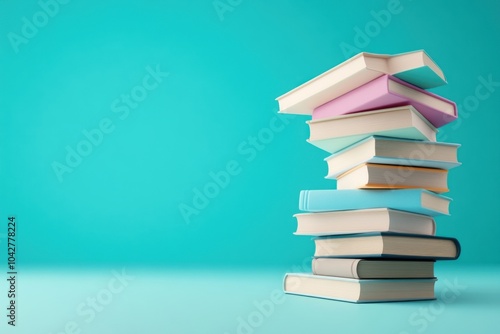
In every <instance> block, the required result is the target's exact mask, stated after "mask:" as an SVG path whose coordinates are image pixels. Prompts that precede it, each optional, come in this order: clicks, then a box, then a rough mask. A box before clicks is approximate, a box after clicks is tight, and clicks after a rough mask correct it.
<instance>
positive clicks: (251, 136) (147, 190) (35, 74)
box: [0, 0, 500, 268]
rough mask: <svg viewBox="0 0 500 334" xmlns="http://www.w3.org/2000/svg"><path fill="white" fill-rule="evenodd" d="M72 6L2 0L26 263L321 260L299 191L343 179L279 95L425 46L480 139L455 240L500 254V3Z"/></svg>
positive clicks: (452, 129) (5, 112)
mask: <svg viewBox="0 0 500 334" xmlns="http://www.w3.org/2000/svg"><path fill="white" fill-rule="evenodd" d="M61 2H63V1H61ZM66 2H67V3H65V4H62V3H61V4H59V5H57V7H56V6H54V2H50V1H48V3H51V4H52V5H51V6H48V7H47V9H46V10H47V11H49V12H50V14H51V16H49V15H46V14H43V12H41V10H42V9H41V7H40V4H39V3H37V2H35V1H29V2H28V1H22V2H20V1H1V2H0V37H1V38H0V92H1V93H0V173H1V174H0V175H1V179H0V221H4V222H5V224H4V225H5V226H6V219H7V217H8V215H11V214H15V215H16V216H17V219H18V245H19V252H18V257H19V261H20V263H22V264H23V265H24V266H41V267H42V266H43V267H47V266H87V265H88V266H98V265H108V264H128V265H147V266H149V265H153V266H162V267H173V266H184V265H186V266H227V267H236V266H261V265H262V266H283V267H284V268H285V267H287V266H290V265H292V264H294V263H297V261H298V260H300V259H303V258H304V257H306V256H309V255H310V254H312V250H313V245H312V242H311V241H310V239H309V238H307V237H296V236H293V235H292V232H293V231H294V229H295V221H294V219H293V218H292V215H293V214H294V213H296V211H297V206H298V194H299V191H300V190H301V189H315V188H329V187H334V183H333V182H332V181H328V180H325V179H323V177H324V175H325V174H326V164H325V163H324V162H323V161H322V159H323V158H324V157H325V156H326V155H325V154H324V153H323V152H322V151H320V150H319V149H317V148H315V147H313V146H311V145H308V144H307V143H306V142H305V139H306V138H307V136H308V129H307V126H306V125H305V124H304V122H305V120H306V119H307V118H306V117H301V116H295V117H290V116H285V117H283V116H281V117H280V118H279V119H276V117H277V116H276V114H275V112H276V110H277V103H276V102H275V101H274V98H276V97H277V96H279V95H281V94H283V93H285V92H287V91H288V90H290V89H292V88H294V87H296V86H297V85H299V84H301V83H303V82H304V81H306V80H308V79H310V78H312V77H314V76H316V75H317V74H319V73H321V72H323V71H325V70H327V69H329V68H331V67H333V66H334V65H336V64H338V63H340V62H342V61H343V60H345V59H346V58H348V57H349V56H350V55H351V53H353V52H357V50H354V51H353V49H359V50H363V51H369V52H376V53H399V52H405V51H410V50H416V49H425V50H426V51H427V52H428V53H429V54H430V55H431V57H432V58H433V59H434V60H435V61H436V62H437V63H438V64H439V65H440V66H441V68H442V69H443V70H444V72H445V74H446V76H447V78H448V82H449V84H448V85H447V86H445V87H441V88H438V89H435V90H433V92H435V93H438V94H440V95H443V96H444V97H447V98H449V99H452V100H454V101H456V102H457V103H458V104H459V107H460V113H461V116H460V119H459V120H458V121H457V122H456V123H454V124H451V125H448V126H446V127H444V128H442V131H441V133H440V135H439V138H440V139H441V140H446V141H449V142H456V143H461V144H462V145H463V146H462V147H461V149H460V152H459V157H460V160H461V161H462V162H463V166H461V167H460V168H457V169H454V170H452V171H451V173H450V188H451V191H450V193H449V194H448V195H449V196H451V197H453V199H454V202H453V203H452V207H451V211H452V216H450V217H442V218H439V219H438V233H439V234H440V235H446V236H454V237H457V238H458V239H459V240H460V241H461V243H462V247H463V254H462V257H461V259H460V261H461V262H463V263H467V262H498V261H499V260H498V256H497V255H498V254H499V252H500V243H498V238H499V237H500V213H499V211H498V206H499V205H500V195H499V193H498V189H499V188H500V178H499V177H498V176H497V174H496V171H497V170H498V165H499V163H500V150H499V148H498V141H499V140H498V124H500V112H499V110H498V109H499V103H500V62H499V61H498V59H499V53H500V52H499V49H498V47H499V45H500V25H499V21H498V13H499V12H500V5H499V3H498V2H497V1H481V2H480V4H479V3H478V2H475V1H461V2H460V4H458V2H456V1H430V0H428V1H409V0H401V1H400V2H394V1H343V2H340V1H272V2H269V1H258V0H251V1H249V0H248V1H247V0H243V1H240V0H232V1H230V0H221V1H218V2H217V1H216V2H213V1H211V0H206V1H189V2H188V1H186V2H183V1H123V0H121V1H78V0H73V1H67V0H66ZM42 3H44V2H43V1H42ZM215 5H217V6H218V7H217V8H218V10H219V12H217V10H216V8H215ZM387 9H389V10H391V11H392V13H391V11H387ZM382 10H384V12H383V13H385V14H386V15H382V14H381V12H380V11H382ZM377 13H378V14H377ZM387 13H391V14H390V16H388V15H387ZM376 18H378V20H379V21H378V22H377V21H376ZM33 22H35V24H36V25H38V27H37V26H36V25H33V26H32V24H33ZM366 29H368V34H367V35H364V34H365V33H359V31H366ZM363 35H364V36H363ZM151 73H153V75H152V74H151ZM485 81H486V82H487V81H492V83H491V82H490V83H489V84H485V83H484V82H485ZM481 85H483V88H477V87H479V86H481ZM485 88H486V90H485ZM478 89H479V91H478ZM478 92H480V93H479V95H477V96H476V94H478ZM485 92H487V93H488V94H486V93H485ZM96 129H97V130H96ZM87 136H90V137H91V140H92V141H93V143H91V141H89V140H88V139H87ZM89 143H90V144H89ZM73 150H75V151H77V152H78V151H80V153H82V154H83V155H84V156H83V157H82V156H80V157H76V156H75V153H68V152H73ZM66 160H68V161H66ZM221 171H222V172H221ZM214 178H216V179H217V183H215V182H213V179H214ZM199 192H208V195H209V197H211V198H204V197H202V196H200V195H199ZM193 202H194V203H193ZM181 212H184V215H183V214H182V213H181ZM5 229H6V227H5V228H4V230H5ZM0 233H5V231H1V230H0ZM3 237H5V235H3Z"/></svg>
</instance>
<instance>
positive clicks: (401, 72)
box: [276, 50, 446, 115]
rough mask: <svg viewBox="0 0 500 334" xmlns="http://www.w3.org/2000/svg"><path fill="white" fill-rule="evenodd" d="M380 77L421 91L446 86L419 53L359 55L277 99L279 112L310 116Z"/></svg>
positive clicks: (442, 75) (439, 74) (438, 74)
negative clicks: (392, 79)
mask: <svg viewBox="0 0 500 334" xmlns="http://www.w3.org/2000/svg"><path fill="white" fill-rule="evenodd" d="M384 74H390V75H393V76H395V77H397V78H399V79H401V80H404V81H406V82H408V83H410V84H412V85H415V86H417V87H420V88H423V89H428V88H433V87H438V86H442V85H444V84H446V79H445V77H444V74H443V71H441V69H440V68H439V67H438V66H437V65H436V63H434V61H433V60H432V59H431V58H430V57H429V56H428V55H427V53H425V51H423V50H419V51H413V52H408V53H402V54H397V55H385V54H375V53H366V52H362V53H359V54H358V55H356V56H354V57H352V58H350V59H348V60H346V61H344V62H343V63H341V64H340V65H337V66H335V67H334V68H332V69H330V70H328V71H326V72H325V73H323V74H320V75H319V76H317V77H315V78H314V79H311V80H309V81H308V82H306V83H304V84H302V85H300V86H299V87H297V88H295V89H293V90H291V91H289V92H288V93H286V94H284V95H281V96H280V97H278V98H277V99H276V100H277V101H278V104H279V109H280V110H279V112H280V113H286V114H304V115H311V114H312V112H313V109H314V108H317V107H319V106H321V105H323V104H325V103H326V102H328V101H331V100H333V99H335V98H337V97H339V96H341V95H343V94H345V93H348V92H350V91H351V90H353V89H356V88H358V87H360V86H362V85H364V84H366V83H368V82H370V81H372V80H373V79H376V78H378V77H380V76H382V75H384Z"/></svg>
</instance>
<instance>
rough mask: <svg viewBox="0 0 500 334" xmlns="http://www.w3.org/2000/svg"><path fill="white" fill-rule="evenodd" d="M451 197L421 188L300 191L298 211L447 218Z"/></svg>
mask: <svg viewBox="0 0 500 334" xmlns="http://www.w3.org/2000/svg"><path fill="white" fill-rule="evenodd" d="M450 202H451V198H448V197H445V196H442V195H437V194H435V193H432V192H430V191H427V190H424V189H394V190H392V189H391V190H364V189H349V190H337V189H328V190H302V191H301V192H300V196H299V210H301V211H308V212H323V211H343V210H359V209H374V208H390V209H394V210H400V211H408V212H413V213H417V214H422V215H428V216H438V215H449V204H450Z"/></svg>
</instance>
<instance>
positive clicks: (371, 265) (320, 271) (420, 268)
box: [312, 258, 434, 279]
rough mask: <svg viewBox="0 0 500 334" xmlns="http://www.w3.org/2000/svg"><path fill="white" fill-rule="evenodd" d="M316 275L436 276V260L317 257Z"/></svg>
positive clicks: (372, 277) (363, 276)
mask: <svg viewBox="0 0 500 334" xmlns="http://www.w3.org/2000/svg"><path fill="white" fill-rule="evenodd" d="M312 271H313V274H315V275H322V276H337V277H347V278H362V279H374V278H434V261H411V260H410V261H398V260H367V259H337V258H315V259H313V261H312Z"/></svg>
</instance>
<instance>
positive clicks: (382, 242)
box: [314, 232, 461, 260]
mask: <svg viewBox="0 0 500 334" xmlns="http://www.w3.org/2000/svg"><path fill="white" fill-rule="evenodd" d="M314 243H315V245H316V251H315V253H314V256H315V257H338V258H356V259H363V258H388V259H389V258H393V259H412V260H415V259H419V260H455V259H457V258H458V257H459V256H460V251H461V248H460V243H459V242H458V240H457V239H455V238H447V237H437V236H430V235H421V234H403V233H390V232H373V233H358V234H347V235H335V236H327V237H318V238H316V239H315V240H314Z"/></svg>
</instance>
